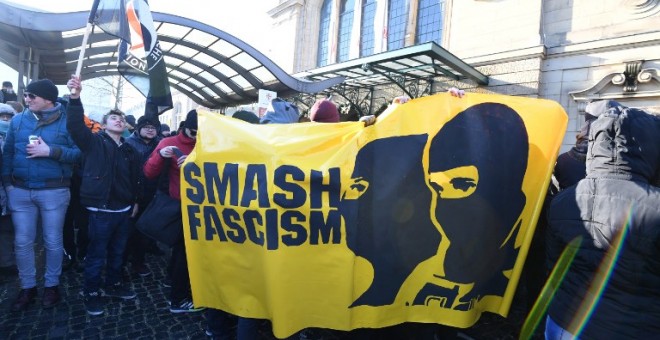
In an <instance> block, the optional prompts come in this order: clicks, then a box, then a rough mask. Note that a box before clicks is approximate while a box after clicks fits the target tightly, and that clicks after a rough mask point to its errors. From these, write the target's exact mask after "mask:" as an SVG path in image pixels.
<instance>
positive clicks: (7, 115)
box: [0, 104, 18, 277]
mask: <svg viewBox="0 0 660 340" xmlns="http://www.w3.org/2000/svg"><path fill="white" fill-rule="evenodd" d="M15 114H16V111H15V110H14V108H13V107H11V106H9V105H7V104H0V147H1V146H3V145H4V144H5V139H6V138H7V131H9V122H10V121H11V119H12V117H14V115H15ZM16 274H18V270H17V269H16V256H15V255H14V225H13V223H12V222H11V215H10V214H9V206H8V205H7V193H6V192H5V189H4V188H0V276H3V277H9V276H14V275H16Z"/></svg>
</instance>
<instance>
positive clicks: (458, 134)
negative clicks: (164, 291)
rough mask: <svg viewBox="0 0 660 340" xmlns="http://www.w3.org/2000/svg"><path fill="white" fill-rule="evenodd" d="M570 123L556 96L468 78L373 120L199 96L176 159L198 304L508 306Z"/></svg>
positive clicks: (284, 312)
mask: <svg viewBox="0 0 660 340" xmlns="http://www.w3.org/2000/svg"><path fill="white" fill-rule="evenodd" d="M566 124H567V116H566V113H565V112H564V110H563V109H562V108H561V106H560V105H559V104H557V103H556V102H553V101H548V100H539V99H529V98H519V97H509V96H500V95H480V94H473V93H470V94H468V95H467V96H465V97H464V98H462V99H459V98H454V97H451V96H449V95H448V94H438V95H434V96H429V97H423V98H419V99H415V100H412V101H410V102H408V103H406V104H401V105H397V106H393V107H391V108H390V109H388V111H387V112H385V113H383V114H382V115H380V116H379V117H378V121H377V122H376V124H375V125H373V126H369V127H364V126H363V124H362V123H358V122H347V123H336V124H323V123H301V124H290V125H275V124H272V125H251V124H248V123H245V122H242V121H239V120H237V119H233V118H228V117H224V116H219V115H217V114H212V113H208V112H200V117H199V127H200V128H199V135H198V139H197V146H196V148H195V150H194V152H193V153H192V154H191V155H190V156H189V157H188V159H187V161H186V163H185V164H184V165H183V168H182V175H181V176H182V177H181V183H182V189H181V190H182V191H181V197H182V208H183V209H182V210H183V219H184V233H185V239H186V248H187V254H188V264H189V270H190V279H191V284H192V289H193V299H194V302H195V305H199V306H208V307H213V308H217V309H222V310H225V311H228V312H230V313H232V314H235V315H239V316H243V317H250V318H260V319H270V320H271V321H272V324H273V332H274V334H275V335H276V336H278V337H286V336H289V335H291V334H293V333H294V332H296V331H298V330H300V329H303V328H306V327H321V328H331V329H339V330H350V329H355V328H363V327H368V328H379V327H385V326H390V325H395V324H399V323H402V322H422V323H440V324H445V325H450V326H455V327H469V326H471V325H473V324H474V323H475V322H476V321H477V320H478V319H479V317H480V316H481V313H482V312H493V313H497V314H500V315H502V316H506V315H507V313H508V311H509V307H510V305H511V301H512V299H513V295H514V292H515V289H516V285H517V283H518V280H519V277H520V273H521V271H522V267H523V263H524V260H525V257H526V255H527V250H528V248H529V244H530V242H531V240H532V235H533V232H534V228H535V225H536V221H537V219H538V216H539V213H540V210H541V205H542V203H543V200H544V198H545V192H546V189H547V188H548V184H549V181H550V177H551V174H552V169H553V167H554V164H555V160H556V158H557V154H558V152H559V148H560V146H561V142H562V140H563V137H564V132H565V130H566ZM538 265H543V264H538Z"/></svg>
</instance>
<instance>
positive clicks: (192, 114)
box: [183, 110, 197, 130]
mask: <svg viewBox="0 0 660 340" xmlns="http://www.w3.org/2000/svg"><path fill="white" fill-rule="evenodd" d="M183 126H184V127H186V128H188V129H191V130H197V110H190V111H188V114H187V115H186V120H185V123H184V125H183Z"/></svg>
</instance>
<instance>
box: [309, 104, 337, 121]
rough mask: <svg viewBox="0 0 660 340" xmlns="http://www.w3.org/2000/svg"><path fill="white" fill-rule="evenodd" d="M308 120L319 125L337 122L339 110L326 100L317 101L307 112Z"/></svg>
mask: <svg viewBox="0 0 660 340" xmlns="http://www.w3.org/2000/svg"><path fill="white" fill-rule="evenodd" d="M309 119H310V120H311V121H312V122H319V123H337V122H339V110H337V105H335V104H334V103H333V102H331V101H329V100H327V99H321V100H317V101H316V103H314V106H312V108H311V109H310V110H309Z"/></svg>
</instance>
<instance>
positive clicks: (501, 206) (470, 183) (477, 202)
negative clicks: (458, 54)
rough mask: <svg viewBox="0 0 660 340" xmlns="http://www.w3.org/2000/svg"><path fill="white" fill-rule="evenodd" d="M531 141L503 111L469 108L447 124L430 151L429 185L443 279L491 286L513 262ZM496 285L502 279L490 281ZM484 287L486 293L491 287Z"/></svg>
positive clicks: (498, 106) (508, 110) (518, 121)
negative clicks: (442, 244)
mask: <svg viewBox="0 0 660 340" xmlns="http://www.w3.org/2000/svg"><path fill="white" fill-rule="evenodd" d="M528 144H529V141H528V137H527V131H526V129H525V125H524V123H523V121H522V119H521V118H520V116H519V115H518V114H517V113H516V112H515V111H514V110H513V109H511V108H509V107H508V106H505V105H502V104H496V103H484V104H479V105H475V106H472V107H470V108H468V109H467V110H465V111H463V112H461V113H459V114H458V115H457V116H456V117H454V118H453V119H452V120H450V121H449V122H448V123H446V124H445V125H444V126H443V127H442V129H441V130H440V131H439V132H438V134H437V135H435V136H434V137H433V139H432V141H431V145H430V148H429V165H428V187H430V188H431V191H432V195H433V200H434V202H435V211H434V213H435V219H436V221H437V222H438V223H439V226H440V228H442V230H443V232H444V234H445V235H446V236H447V239H448V241H449V242H450V244H449V248H448V250H447V253H446V256H445V260H444V268H445V279H447V280H450V281H453V282H457V283H473V282H476V283H477V286H479V283H480V282H482V283H484V282H491V285H494V286H496V287H492V288H493V289H495V290H496V291H499V290H502V292H503V289H504V288H505V287H506V282H503V283H504V286H502V282H497V283H496V282H494V281H493V278H494V277H499V276H502V275H501V272H502V271H503V270H508V269H511V268H512V266H513V262H514V260H515V255H516V250H515V249H514V242H515V235H513V234H514V228H517V224H518V220H519V217H520V214H521V213H522V210H523V207H524V206H525V195H524V193H523V192H522V182H523V178H524V176H525V171H526V168H527V158H528V150H529V146H528ZM495 281H500V280H495ZM489 289H490V288H489Z"/></svg>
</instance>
